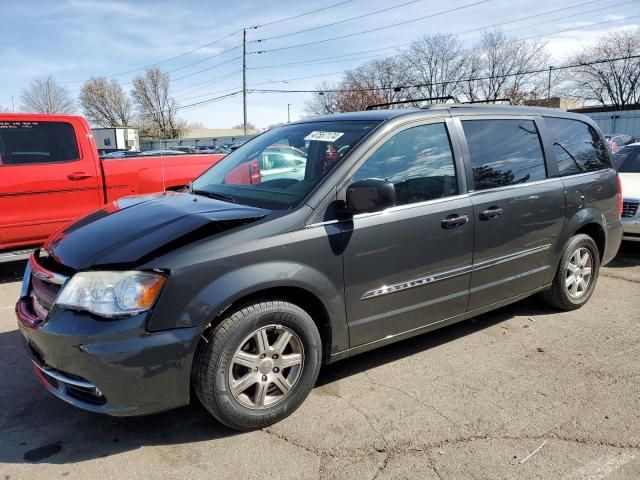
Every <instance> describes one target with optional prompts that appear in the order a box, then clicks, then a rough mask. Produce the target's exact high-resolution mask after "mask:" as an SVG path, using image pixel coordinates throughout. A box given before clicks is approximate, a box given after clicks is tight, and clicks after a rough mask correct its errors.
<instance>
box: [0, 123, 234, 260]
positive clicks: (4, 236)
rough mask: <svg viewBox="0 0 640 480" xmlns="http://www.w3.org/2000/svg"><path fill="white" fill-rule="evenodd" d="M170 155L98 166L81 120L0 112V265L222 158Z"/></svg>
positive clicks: (180, 181)
mask: <svg viewBox="0 0 640 480" xmlns="http://www.w3.org/2000/svg"><path fill="white" fill-rule="evenodd" d="M150 153H151V154H152V155H156V154H157V153H156V152H145V155H149V154H150ZM171 153H172V157H175V158H171V159H169V158H167V159H165V160H163V161H161V160H160V159H159V158H157V157H155V158H153V157H152V158H148V157H137V158H125V159H118V158H104V159H99V157H98V151H97V150H96V145H95V142H94V140H93V137H92V136H91V129H90V128H89V125H88V124H87V122H86V121H85V120H84V119H83V118H81V117H75V116H66V115H32V114H12V113H0V261H7V260H14V259H16V258H18V255H22V254H24V252H22V251H23V250H25V249H29V248H31V247H35V246H38V245H41V244H42V243H43V242H44V241H45V240H46V238H47V237H48V236H49V235H50V234H51V233H52V232H53V231H54V230H57V229H59V228H60V227H62V226H64V225H66V224H67V223H69V222H70V221H71V220H74V219H77V218H79V217H82V216H84V215H86V214H88V213H89V212H91V211H93V210H96V209H98V208H100V207H102V206H104V205H105V204H108V203H110V202H112V201H114V200H117V199H119V198H120V197H123V196H125V195H133V194H140V193H151V192H159V191H162V190H163V189H164V188H167V189H179V188H181V187H183V186H184V185H186V184H187V183H189V181H191V180H192V179H193V178H195V177H196V176H198V175H199V174H201V173H202V172H203V171H204V170H206V169H207V168H209V167H210V166H211V165H213V164H214V163H216V162H217V161H218V160H220V159H221V158H222V155H209V156H197V157H193V156H186V155H176V154H178V153H179V152H171ZM16 250H17V251H18V252H16Z"/></svg>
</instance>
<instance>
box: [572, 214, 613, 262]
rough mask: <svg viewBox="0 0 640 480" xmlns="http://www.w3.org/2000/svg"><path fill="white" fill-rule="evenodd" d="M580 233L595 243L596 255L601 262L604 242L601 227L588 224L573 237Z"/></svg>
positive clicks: (595, 224)
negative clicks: (597, 254) (598, 255)
mask: <svg viewBox="0 0 640 480" xmlns="http://www.w3.org/2000/svg"><path fill="white" fill-rule="evenodd" d="M580 233H584V234H585V235H589V236H590V237H591V238H593V241H594V242H596V245H597V246H598V253H599V254H600V260H601V261H602V257H603V256H604V248H605V242H606V240H605V234H604V230H603V229H602V227H601V226H600V225H598V224H597V223H588V224H586V225H584V226H582V227H580V229H578V231H577V232H576V233H575V235H578V234H580Z"/></svg>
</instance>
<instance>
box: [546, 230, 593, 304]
mask: <svg viewBox="0 0 640 480" xmlns="http://www.w3.org/2000/svg"><path fill="white" fill-rule="evenodd" d="M599 271H600V253H599V251H598V247H597V245H596V243H595V242H594V241H593V239H592V238H591V237H590V236H589V235H585V234H578V235H575V236H573V237H571V238H570V239H569V241H568V242H567V245H566V246H565V248H564V250H563V252H562V257H561V259H560V264H559V265H558V270H557V271H556V275H555V277H554V279H553V283H552V285H551V288H550V289H549V290H547V291H545V292H543V293H542V298H543V299H544V300H545V302H546V303H548V304H549V305H551V306H553V307H556V308H559V309H560V310H567V311H568V310H576V309H578V308H580V307H581V306H582V305H584V304H585V303H587V302H588V301H589V298H591V295H592V294H593V291H594V289H595V286H596V282H597V280H598V273H599Z"/></svg>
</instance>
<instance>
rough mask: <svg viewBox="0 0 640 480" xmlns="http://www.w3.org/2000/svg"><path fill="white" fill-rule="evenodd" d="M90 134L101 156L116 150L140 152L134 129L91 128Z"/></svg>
mask: <svg viewBox="0 0 640 480" xmlns="http://www.w3.org/2000/svg"><path fill="white" fill-rule="evenodd" d="M91 132H92V133H93V138H94V139H95V140H96V146H97V147H98V153H99V154H101V155H102V154H104V153H109V152H114V151H117V150H132V151H135V152H138V151H140V138H139V136H138V130H137V129H135V128H126V127H114V128H92V129H91Z"/></svg>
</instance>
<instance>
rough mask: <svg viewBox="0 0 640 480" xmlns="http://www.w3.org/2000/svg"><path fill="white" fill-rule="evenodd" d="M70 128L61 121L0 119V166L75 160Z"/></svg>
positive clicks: (76, 157)
mask: <svg viewBox="0 0 640 480" xmlns="http://www.w3.org/2000/svg"><path fill="white" fill-rule="evenodd" d="M79 158H80V154H79V152H78V143H77V142H76V135H75V132H74V130H73V127H72V126H71V124H69V123H65V122H16V121H0V165H31V164H42V163H59V162H69V161H73V160H78V159H79Z"/></svg>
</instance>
